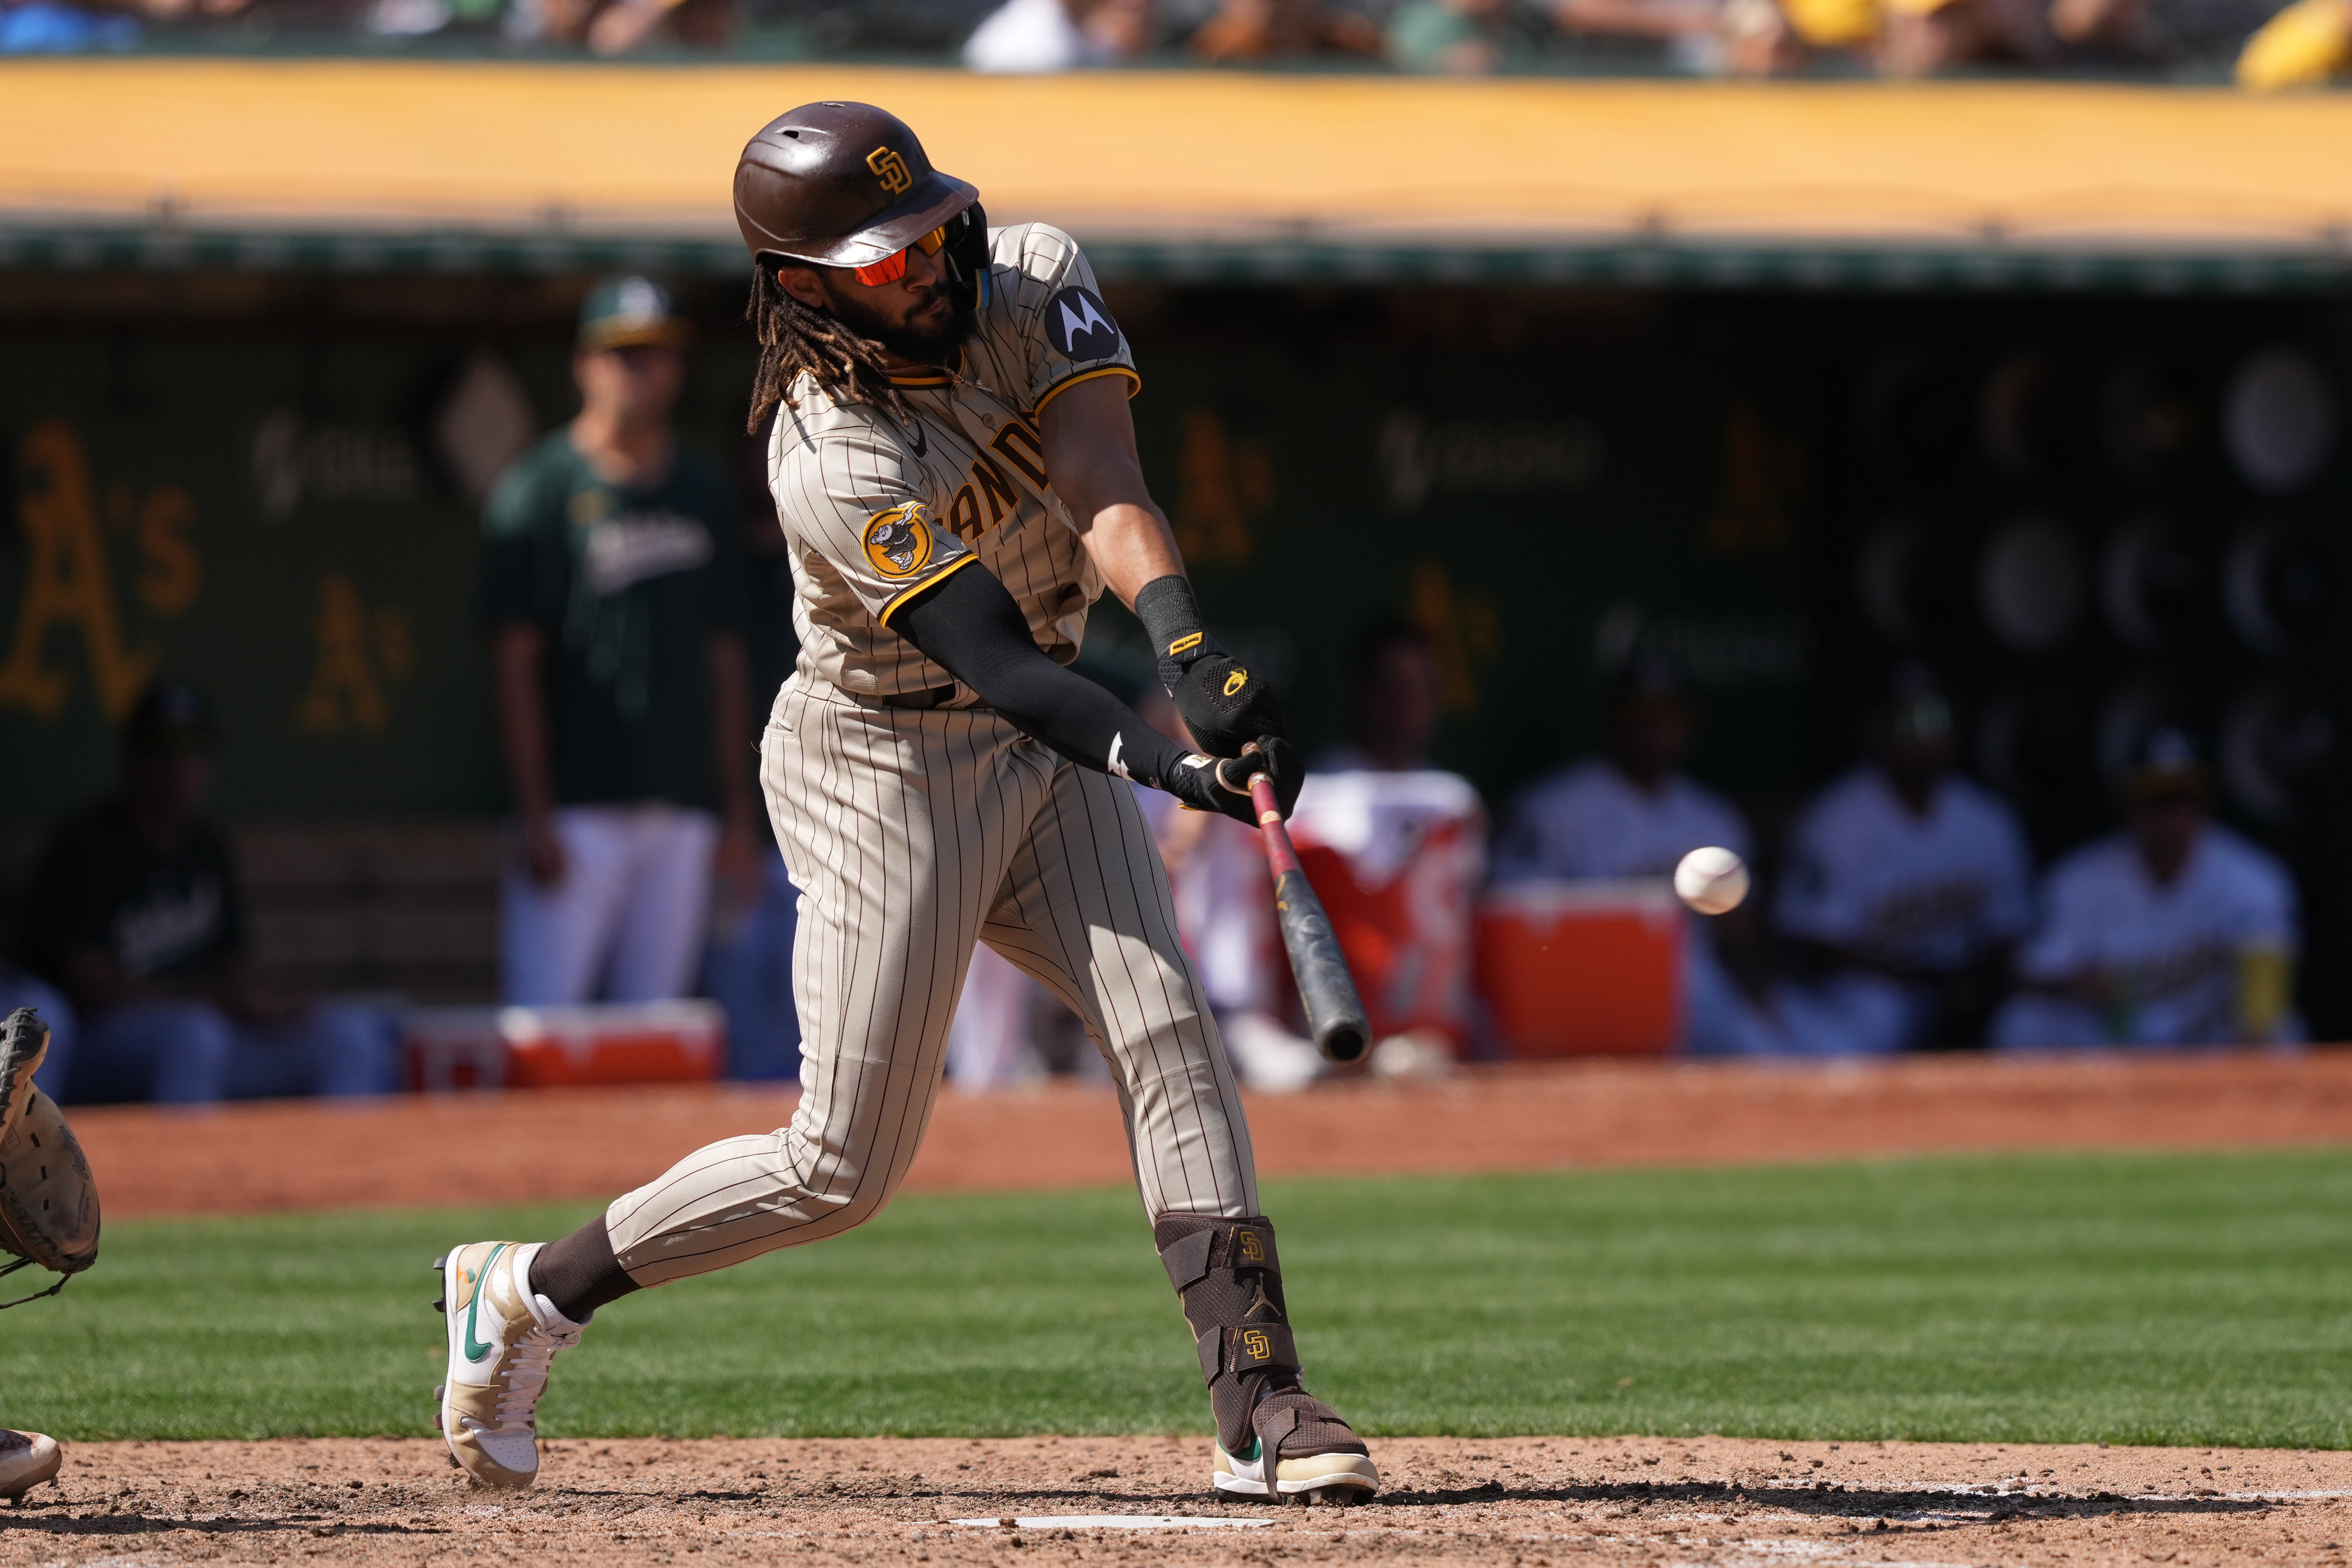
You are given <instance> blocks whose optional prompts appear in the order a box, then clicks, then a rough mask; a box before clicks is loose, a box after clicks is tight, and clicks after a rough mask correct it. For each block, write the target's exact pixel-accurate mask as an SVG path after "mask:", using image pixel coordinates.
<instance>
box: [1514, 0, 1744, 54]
mask: <svg viewBox="0 0 2352 1568" xmlns="http://www.w3.org/2000/svg"><path fill="white" fill-rule="evenodd" d="M1552 20H1553V21H1554V22H1555V23H1557V24H1558V25H1559V28H1560V30H1561V31H1562V32H1564V33H1567V34H1569V35H1570V37H1597V38H1637V39H1646V40H1649V41H1651V42H1654V43H1659V44H1664V46H1666V49H1667V52H1668V54H1669V56H1670V57H1671V58H1673V60H1674V61H1675V63H1676V64H1677V65H1679V66H1681V67H1682V68H1684V69H1685V70H1691V71H1713V70H1717V69H1718V68H1721V66H1722V64H1723V55H1724V45H1723V37H1724V27H1725V23H1724V5H1723V0H1559V4H1558V5H1555V6H1554V7H1553V9H1552Z"/></svg>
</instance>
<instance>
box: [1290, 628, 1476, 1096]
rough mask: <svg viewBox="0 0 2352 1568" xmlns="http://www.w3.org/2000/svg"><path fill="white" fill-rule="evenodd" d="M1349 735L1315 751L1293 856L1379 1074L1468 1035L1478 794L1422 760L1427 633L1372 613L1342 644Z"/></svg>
mask: <svg viewBox="0 0 2352 1568" xmlns="http://www.w3.org/2000/svg"><path fill="white" fill-rule="evenodd" d="M1348 668H1349V670H1350V671H1352V672H1353V673H1354V677H1355V688H1354V690H1353V692H1352V693H1351V696H1352V698H1353V701H1352V704H1351V710H1352V715H1353V718H1354V721H1355V733H1354V738H1353V740H1352V741H1351V742H1349V744H1346V745H1343V746H1338V747H1335V748H1333V749H1332V750H1331V751H1329V752H1326V753H1325V754H1324V755H1323V756H1322V757H1320V758H1319V759H1318V760H1317V762H1316V763H1315V765H1314V767H1313V768H1311V769H1310V770H1309V771H1308V773H1307V783H1306V785H1305V787H1304V788H1303V789H1301V790H1300V792H1299V795H1298V806H1297V813H1296V815H1294V816H1292V818H1291V825H1290V826H1291V837H1292V839H1293V841H1294V842H1295V843H1296V844H1297V848H1298V858H1299V864H1300V865H1301V866H1302V867H1303V868H1305V870H1306V872H1307V877H1308V879H1309V880H1311V881H1312V882H1313V883H1314V884H1315V889H1316V891H1317V893H1318V894H1319V895H1320V896H1321V898H1322V900H1323V905H1324V908H1325V910H1326V911H1327V912H1328V913H1329V915H1330V917H1331V926H1332V930H1333V931H1334V932H1335V933H1336V934H1337V935H1338V937H1339V945H1340V946H1341V947H1342V948H1343V949H1344V950H1345V951H1346V952H1347V955H1348V963H1349V967H1350V968H1352V969H1353V970H1354V971H1355V975H1356V984H1357V987H1358V989H1359V990H1360V992H1361V994H1362V995H1363V1000H1364V1008H1365V1011H1366V1013H1367V1014H1368V1015H1369V1016H1370V1021H1371V1025H1372V1029H1373V1032H1374V1034H1375V1035H1376V1036H1379V1037H1381V1038H1380V1040H1379V1043H1378V1044H1377V1045H1375V1046H1374V1047H1373V1050H1372V1067H1373V1069H1374V1070H1375V1071H1379V1072H1384V1073H1405V1072H1412V1071H1418V1070H1420V1069H1421V1068H1423V1067H1429V1066H1435V1065H1438V1064H1442V1063H1443V1062H1444V1061H1445V1060H1447V1059H1449V1058H1451V1057H1452V1056H1453V1055H1454V1053H1455V1052H1457V1051H1458V1050H1460V1049H1461V1048H1462V1047H1463V1046H1464V1045H1465V1044H1466V1043H1467V1041H1468V1038H1469V1037H1470V1034H1471V1019H1470V991H1469V985H1470V923H1471V900H1472V899H1473V897H1474V896H1475V892H1476V890H1477V889H1478V887H1479V886H1480V885H1481V884H1482V883H1484V882H1485V880H1486V812H1485V808H1484V807H1483V806H1482V805H1480V803H1479V799H1478V792H1477V789H1476V788H1475V786H1474V785H1473V784H1471V783H1470V781H1469V780H1468V779H1465V778H1464V777H1462V776H1461V775H1460V774H1458V773H1447V772H1444V770H1442V769H1439V768H1436V767H1433V766H1432V765H1431V763H1430V760H1429V744H1430V742H1431V741H1432V740H1433V739H1434V738H1435V736H1436V733H1437V726H1438V722H1439V721H1440V719H1442V718H1443V716H1444V700H1443V692H1444V687H1443V685H1442V683H1441V681H1440V679H1439V671H1438V665H1437V655H1436V650H1435V649H1434V648H1433V647H1432V646H1431V643H1430V640H1429V637H1428V634H1427V633H1425V632H1423V630H1422V629H1421V628H1420V627H1419V626H1415V625H1414V624H1413V623H1412V622H1411V621H1408V620H1404V619H1402V618H1401V617H1396V616H1387V617H1383V618H1381V619H1379V620H1376V621H1374V622H1372V623H1371V624H1370V625H1369V626H1366V627H1364V628H1363V630H1361V631H1360V632H1359V633H1358V634H1357V636H1356V637H1355V638H1354V639H1353V640H1352V642H1351V644H1350V647H1349V663H1348Z"/></svg>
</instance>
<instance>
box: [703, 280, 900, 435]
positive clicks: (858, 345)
mask: <svg viewBox="0 0 2352 1568" xmlns="http://www.w3.org/2000/svg"><path fill="white" fill-rule="evenodd" d="M743 319H744V320H745V321H749V322H751V333H752V335H753V336H754V337H756V338H758V339H759V340H760V369H759V373H758V374H756V375H754V376H753V377H752V379H751V419H750V421H749V422H748V423H747V424H746V425H745V426H744V428H745V429H746V430H749V431H750V432H751V434H753V435H755V436H756V435H758V434H759V433H760V432H761V429H763V428H765V426H766V425H767V423H768V416H770V415H772V414H773V413H774V412H775V411H776V405H778V404H780V403H783V402H787V401H789V400H790V399H791V397H792V391H793V383H794V382H796V381H798V380H799V379H800V378H801V376H802V375H803V374H807V375H808V376H809V377H810V378H811V379H813V380H814V381H815V383H816V384H818V385H819V386H821V387H823V388H824V390H825V391H826V392H827V393H829V394H831V395H833V396H835V397H836V398H838V399H840V400H841V401H843V402H845V403H870V404H873V405H875V406H877V407H878V408H880V409H881V410H882V411H883V412H884V413H885V414H887V415H889V416H890V417H891V418H893V419H895V420H897V421H898V423H900V424H901V425H908V424H912V423H913V422H914V417H915V415H914V410H912V409H911V408H909V407H908V406H907V399H906V397H905V395H902V394H901V393H900V392H899V391H898V388H897V387H895V386H893V385H891V384H890V377H889V375H888V374H887V372H886V371H885V370H884V369H883V368H882V358H883V354H884V353H886V351H885V350H884V349H883V347H882V345H881V344H880V343H877V342H874V341H873V340H872V339H871V338H867V337H863V336H861V335H859V334H858V333H856V332H855V331H851V330H850V329H849V328H848V327H847V326H845V325H844V324H843V323H842V322H840V321H835V319H834V318H833V317H831V316H829V315H826V314H825V313H824V311H823V310H811V309H810V308H809V307H808V306H806V305H803V304H802V303H801V302H800V301H799V300H795V299H793V297H792V296H791V295H790V294H788V293H786V292H785V291H784V286H783V284H782V282H780V281H778V279H777V278H776V268H775V265H774V264H773V263H772V262H768V261H761V263H760V264H759V266H758V267H757V268H755V269H754V270H753V272H752V275H751V303H750V304H748V305H747V306H745V307H744V310H743Z"/></svg>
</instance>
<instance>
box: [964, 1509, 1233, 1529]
mask: <svg viewBox="0 0 2352 1568" xmlns="http://www.w3.org/2000/svg"><path fill="white" fill-rule="evenodd" d="M948 1522H949V1523H950V1524H976V1525H979V1526H982V1528H984V1529H988V1530H1005V1529H1013V1530H1263V1529H1264V1528H1265V1527H1266V1526H1267V1525H1269V1524H1272V1523H1273V1522H1274V1521H1272V1520H1270V1519H1213V1518H1210V1517H1208V1516H1205V1515H1194V1514H1172V1513H1041V1514H1036V1515H1034V1516H1032V1517H1030V1518H1028V1519H951V1520H950V1521H948Z"/></svg>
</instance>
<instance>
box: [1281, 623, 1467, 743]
mask: <svg viewBox="0 0 2352 1568" xmlns="http://www.w3.org/2000/svg"><path fill="white" fill-rule="evenodd" d="M1348 670H1349V678H1350V679H1351V680H1352V682H1353V684H1352V685H1351V686H1350V687H1349V692H1348V698H1349V708H1348V718H1349V723H1350V724H1351V725H1352V726H1353V728H1352V731H1351V734H1352V736H1353V739H1351V740H1350V741H1349V742H1346V743H1344V744H1341V745H1338V746H1334V747H1332V748H1331V749H1330V750H1328V751H1327V752H1324V753H1323V754H1322V755H1321V756H1319V757H1318V758H1316V759H1315V763H1314V767H1313V771H1314V772H1316V773H1345V772H1348V771H1349V770H1351V769H1357V768H1370V769H1371V770H1373V771H1375V772H1378V773H1409V772H1412V771H1413V770H1415V769H1420V768H1425V767H1427V766H1429V742H1431V741H1432V740H1433V739H1434V738H1435V737H1436V734H1437V726H1438V722H1439V721H1440V720H1442V719H1444V716H1445V709H1444V686H1443V684H1442V683H1441V682H1440V681H1439V679H1438V673H1437V650H1436V649H1435V648H1434V647H1432V646H1431V645H1430V641H1429V634H1428V633H1427V632H1424V631H1423V630H1422V629H1421V628H1420V627H1419V626H1415V625H1413V624H1412V622H1411V621H1408V620H1405V619H1403V618H1402V616H1383V617H1381V619H1379V620H1375V621H1373V622H1371V623H1370V625H1368V626H1364V627H1363V628H1362V629H1361V630H1360V631H1359V632H1358V633H1357V634H1356V636H1355V638H1354V640H1353V641H1352V642H1351V643H1350V644H1349V649H1348Z"/></svg>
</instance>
